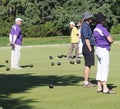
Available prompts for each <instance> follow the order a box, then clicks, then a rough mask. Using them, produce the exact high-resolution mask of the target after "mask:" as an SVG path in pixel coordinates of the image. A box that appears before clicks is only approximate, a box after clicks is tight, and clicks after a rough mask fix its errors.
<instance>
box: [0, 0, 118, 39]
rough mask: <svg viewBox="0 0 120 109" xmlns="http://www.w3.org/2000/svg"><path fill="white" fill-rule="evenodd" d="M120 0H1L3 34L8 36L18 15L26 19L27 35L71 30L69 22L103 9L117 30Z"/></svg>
mask: <svg viewBox="0 0 120 109" xmlns="http://www.w3.org/2000/svg"><path fill="white" fill-rule="evenodd" d="M119 4H120V1H119V0H0V36H2V37H5V36H8V33H9V30H10V27H11V25H13V23H14V19H15V18H16V17H21V18H22V19H23V20H24V22H23V27H22V29H23V35H24V37H45V36H56V35H68V34H69V22H70V21H74V22H76V23H77V22H78V21H79V20H81V19H82V13H83V12H84V11H86V10H90V11H91V12H92V13H93V14H96V13H98V12H102V13H103V14H105V15H106V16H107V26H108V28H109V29H110V30H111V32H112V33H114V34H119V33H120V32H119V31H120V7H119Z"/></svg>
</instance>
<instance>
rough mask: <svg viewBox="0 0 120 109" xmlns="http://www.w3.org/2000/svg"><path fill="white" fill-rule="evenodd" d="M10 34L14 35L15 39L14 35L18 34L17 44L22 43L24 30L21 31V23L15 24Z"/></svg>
mask: <svg viewBox="0 0 120 109" xmlns="http://www.w3.org/2000/svg"><path fill="white" fill-rule="evenodd" d="M10 34H11V35H12V39H13V37H14V35H16V36H17V39H16V41H15V44H16V45H22V38H23V36H22V31H21V27H20V25H18V24H14V25H13V26H12V27H11V30H10Z"/></svg>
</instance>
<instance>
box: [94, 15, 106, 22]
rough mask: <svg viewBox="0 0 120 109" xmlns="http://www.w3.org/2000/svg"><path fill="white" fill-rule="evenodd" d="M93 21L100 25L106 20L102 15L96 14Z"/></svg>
mask: <svg viewBox="0 0 120 109" xmlns="http://www.w3.org/2000/svg"><path fill="white" fill-rule="evenodd" d="M95 20H96V22H97V23H100V22H102V21H105V20H106V16H104V15H103V14H102V13H99V14H96V15H95Z"/></svg>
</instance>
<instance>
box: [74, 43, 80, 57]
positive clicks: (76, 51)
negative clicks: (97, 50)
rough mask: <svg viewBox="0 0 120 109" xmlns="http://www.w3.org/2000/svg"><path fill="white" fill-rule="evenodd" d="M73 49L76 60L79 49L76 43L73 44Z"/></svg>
mask: <svg viewBox="0 0 120 109" xmlns="http://www.w3.org/2000/svg"><path fill="white" fill-rule="evenodd" d="M74 48H75V56H76V58H79V47H78V43H74Z"/></svg>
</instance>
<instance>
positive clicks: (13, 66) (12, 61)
mask: <svg viewBox="0 0 120 109" xmlns="http://www.w3.org/2000/svg"><path fill="white" fill-rule="evenodd" d="M11 68H15V50H11Z"/></svg>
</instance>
